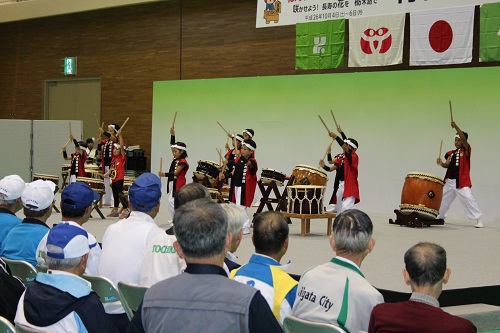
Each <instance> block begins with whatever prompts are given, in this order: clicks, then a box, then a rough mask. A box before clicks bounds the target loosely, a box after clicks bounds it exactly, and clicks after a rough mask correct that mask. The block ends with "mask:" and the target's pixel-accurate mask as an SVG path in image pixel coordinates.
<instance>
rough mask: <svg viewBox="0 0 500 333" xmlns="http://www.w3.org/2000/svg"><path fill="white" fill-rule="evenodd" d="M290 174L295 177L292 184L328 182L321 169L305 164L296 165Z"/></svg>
mask: <svg viewBox="0 0 500 333" xmlns="http://www.w3.org/2000/svg"><path fill="white" fill-rule="evenodd" d="M292 176H294V177H295V178H294V180H293V184H292V185H317V186H326V183H327V182H328V176H327V175H326V173H325V172H324V171H323V170H320V169H318V168H315V167H312V166H310V165H305V164H299V165H297V166H296V167H295V169H293V171H292Z"/></svg>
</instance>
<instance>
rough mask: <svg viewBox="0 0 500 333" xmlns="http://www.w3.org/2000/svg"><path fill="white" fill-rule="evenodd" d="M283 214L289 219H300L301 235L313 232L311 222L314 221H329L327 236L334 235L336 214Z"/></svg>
mask: <svg viewBox="0 0 500 333" xmlns="http://www.w3.org/2000/svg"><path fill="white" fill-rule="evenodd" d="M282 214H283V215H284V216H286V217H289V218H295V219H300V234H301V235H302V236H305V235H306V234H308V233H310V232H311V220H312V219H327V220H328V224H327V230H326V234H327V235H328V236H330V235H331V234H332V223H333V219H334V218H335V217H336V216H337V214H335V213H324V214H297V213H287V212H282Z"/></svg>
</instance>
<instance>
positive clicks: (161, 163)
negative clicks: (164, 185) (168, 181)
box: [160, 157, 163, 172]
mask: <svg viewBox="0 0 500 333" xmlns="http://www.w3.org/2000/svg"><path fill="white" fill-rule="evenodd" d="M162 169H163V157H160V172H163V171H162Z"/></svg>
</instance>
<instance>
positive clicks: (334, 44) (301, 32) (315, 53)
mask: <svg viewBox="0 0 500 333" xmlns="http://www.w3.org/2000/svg"><path fill="white" fill-rule="evenodd" d="M295 34H296V42H295V45H296V51H295V68H296V69H327V68H339V67H343V66H344V38H345V37H344V36H345V19H341V20H333V21H323V22H311V23H297V25H296V28H295Z"/></svg>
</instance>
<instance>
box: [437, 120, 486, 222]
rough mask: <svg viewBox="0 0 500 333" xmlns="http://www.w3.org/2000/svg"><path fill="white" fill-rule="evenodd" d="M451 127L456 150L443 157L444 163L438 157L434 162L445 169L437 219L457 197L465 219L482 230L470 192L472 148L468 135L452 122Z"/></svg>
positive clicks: (478, 213) (479, 217)
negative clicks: (473, 222)
mask: <svg viewBox="0 0 500 333" xmlns="http://www.w3.org/2000/svg"><path fill="white" fill-rule="evenodd" d="M451 127H453V128H454V129H455V130H456V131H457V134H456V135H455V148H456V149H455V150H450V151H448V152H447V153H446V154H445V155H444V157H445V159H446V162H443V161H442V160H441V157H438V159H437V161H436V162H437V164H438V165H440V166H442V167H443V168H446V169H447V170H446V175H445V177H444V182H445V185H444V188H443V200H442V201H441V207H440V208H439V215H438V217H437V219H444V218H445V216H446V212H447V211H448V209H449V208H450V206H451V203H452V202H453V200H455V197H456V196H457V195H458V198H459V199H460V202H461V203H462V206H463V207H464V210H465V212H466V214H467V217H468V218H469V219H471V220H476V225H475V227H476V228H482V227H483V222H482V221H481V217H482V216H483V213H482V212H481V211H480V210H479V207H478V206H477V203H476V200H474V197H473V196H472V191H471V187H472V182H471V180H470V156H471V152H472V148H471V146H470V145H469V142H468V141H467V139H468V138H469V135H468V134H467V132H463V131H462V130H461V129H460V128H459V127H458V125H457V124H456V123H455V122H454V121H452V122H451Z"/></svg>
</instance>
